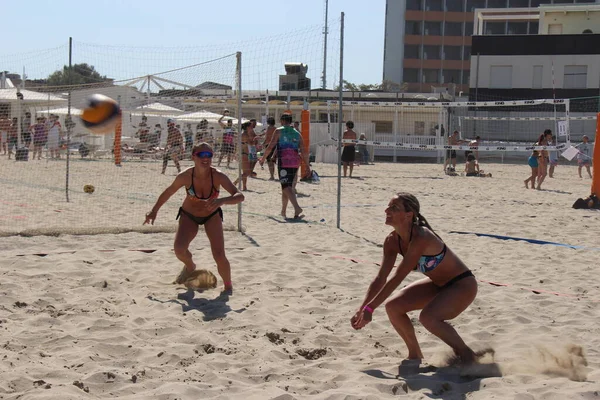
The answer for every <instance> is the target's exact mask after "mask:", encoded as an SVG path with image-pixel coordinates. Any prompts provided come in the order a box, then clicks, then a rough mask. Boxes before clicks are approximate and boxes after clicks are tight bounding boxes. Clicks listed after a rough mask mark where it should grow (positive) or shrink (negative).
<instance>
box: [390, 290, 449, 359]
mask: <svg viewBox="0 0 600 400" xmlns="http://www.w3.org/2000/svg"><path fill="white" fill-rule="evenodd" d="M439 291H440V288H438V287H437V286H435V285H434V284H433V283H432V282H431V279H429V278H424V279H420V280H418V281H416V282H413V283H411V284H410V285H408V286H406V287H405V288H404V289H402V290H401V291H400V294H398V296H396V297H394V298H393V299H392V300H390V301H388V302H387V304H386V305H385V310H386V311H387V315H388V317H389V319H390V322H391V323H392V325H393V326H394V328H395V329H396V332H398V334H399V335H400V336H401V337H402V340H404V343H406V347H407V348H408V357H407V358H408V359H421V358H423V353H421V348H420V347H419V342H418V341H417V337H416V335H415V328H414V327H413V325H412V323H411V322H410V318H408V315H407V313H408V312H409V311H413V310H420V309H422V308H423V307H425V306H426V305H427V303H429V302H430V301H431V300H432V299H433V298H434V297H435V296H436V295H437V294H438V292H439Z"/></svg>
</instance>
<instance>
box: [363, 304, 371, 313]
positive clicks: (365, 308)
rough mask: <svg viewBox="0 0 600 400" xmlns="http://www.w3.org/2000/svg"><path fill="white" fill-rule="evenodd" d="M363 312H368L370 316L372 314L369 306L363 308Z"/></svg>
mask: <svg viewBox="0 0 600 400" xmlns="http://www.w3.org/2000/svg"><path fill="white" fill-rule="evenodd" d="M363 311H368V312H370V313H371V314H373V309H372V308H371V307H369V306H364V307H363Z"/></svg>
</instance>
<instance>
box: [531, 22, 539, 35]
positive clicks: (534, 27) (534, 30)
mask: <svg viewBox="0 0 600 400" xmlns="http://www.w3.org/2000/svg"><path fill="white" fill-rule="evenodd" d="M539 30H540V23H539V22H537V21H535V22H534V21H529V34H530V35H537V34H538V32H539Z"/></svg>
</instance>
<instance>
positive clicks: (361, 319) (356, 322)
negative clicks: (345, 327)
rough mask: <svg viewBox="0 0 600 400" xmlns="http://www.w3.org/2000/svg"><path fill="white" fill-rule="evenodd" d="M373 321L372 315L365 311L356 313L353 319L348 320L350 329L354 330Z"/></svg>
mask: <svg viewBox="0 0 600 400" xmlns="http://www.w3.org/2000/svg"><path fill="white" fill-rule="evenodd" d="M372 320H373V314H371V313H370V312H368V311H367V310H364V309H363V310H360V311H357V312H356V314H355V315H354V317H352V319H351V320H350V323H351V324H352V327H353V328H354V329H356V330H358V329H361V328H364V327H365V326H366V325H367V324H368V323H369V322H371V321H372Z"/></svg>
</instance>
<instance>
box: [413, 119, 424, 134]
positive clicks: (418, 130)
mask: <svg viewBox="0 0 600 400" xmlns="http://www.w3.org/2000/svg"><path fill="white" fill-rule="evenodd" d="M415 135H425V121H415Z"/></svg>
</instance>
